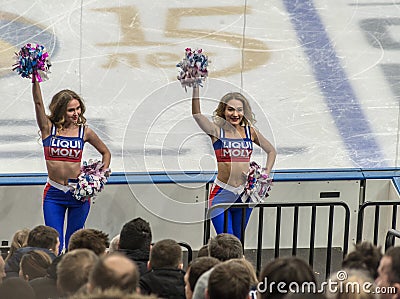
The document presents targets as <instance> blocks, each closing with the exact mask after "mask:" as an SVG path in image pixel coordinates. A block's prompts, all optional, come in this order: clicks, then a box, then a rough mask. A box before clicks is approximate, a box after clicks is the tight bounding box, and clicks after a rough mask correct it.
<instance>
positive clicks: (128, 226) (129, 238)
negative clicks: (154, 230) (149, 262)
mask: <svg viewBox="0 0 400 299" xmlns="http://www.w3.org/2000/svg"><path fill="white" fill-rule="evenodd" d="M151 240H152V236H151V229H150V224H149V223H148V222H147V221H145V220H143V219H142V218H140V217H138V218H135V219H133V220H131V221H129V222H127V223H125V224H124V226H123V227H122V230H121V233H120V236H119V249H128V250H135V249H140V250H144V251H149V250H150V245H151Z"/></svg>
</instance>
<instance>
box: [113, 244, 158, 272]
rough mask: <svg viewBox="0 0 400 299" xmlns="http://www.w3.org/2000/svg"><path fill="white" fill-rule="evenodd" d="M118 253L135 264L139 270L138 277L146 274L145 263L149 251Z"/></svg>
mask: <svg viewBox="0 0 400 299" xmlns="http://www.w3.org/2000/svg"><path fill="white" fill-rule="evenodd" d="M118 251H119V252H121V253H123V254H125V255H126V256H127V257H128V258H129V259H131V260H132V261H134V262H135V264H136V265H137V266H138V268H139V272H140V276H142V275H143V274H144V273H146V272H147V271H148V270H147V262H148V261H149V256H150V250H148V251H145V250H142V249H133V250H132V249H120V250H118Z"/></svg>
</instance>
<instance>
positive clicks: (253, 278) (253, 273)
mask: <svg viewBox="0 0 400 299" xmlns="http://www.w3.org/2000/svg"><path fill="white" fill-rule="evenodd" d="M226 263H238V264H241V265H243V266H245V267H246V269H247V271H249V275H250V284H251V286H252V287H256V286H257V284H258V278H257V273H256V270H255V269H254V267H253V265H252V264H251V263H250V262H249V261H248V260H246V259H243V258H241V259H231V260H228V261H226Z"/></svg>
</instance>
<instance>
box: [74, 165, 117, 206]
mask: <svg viewBox="0 0 400 299" xmlns="http://www.w3.org/2000/svg"><path fill="white" fill-rule="evenodd" d="M102 167H103V163H101V161H98V160H92V159H90V160H89V161H88V162H86V161H84V162H83V164H82V166H81V174H80V175H79V176H78V183H77V185H76V187H75V190H74V197H75V198H76V199H77V200H80V201H83V202H84V201H87V200H90V199H94V198H95V197H96V195H97V194H98V193H99V192H101V191H102V190H103V189H104V185H105V184H106V183H107V176H106V174H107V173H109V172H110V169H109V168H107V169H103V168H102Z"/></svg>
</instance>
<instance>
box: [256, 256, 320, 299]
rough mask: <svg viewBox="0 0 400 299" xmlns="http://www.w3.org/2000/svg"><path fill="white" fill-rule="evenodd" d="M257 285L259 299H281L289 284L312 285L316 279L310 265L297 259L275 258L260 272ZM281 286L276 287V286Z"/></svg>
mask: <svg viewBox="0 0 400 299" xmlns="http://www.w3.org/2000/svg"><path fill="white" fill-rule="evenodd" d="M259 281H260V283H259V284H258V291H259V298H261V299H267V298H268V299H281V298H283V297H284V296H285V292H286V293H287V292H288V287H289V285H290V283H297V284H298V285H301V284H302V283H314V284H316V279H315V275H314V272H313V270H312V269H311V267H310V265H309V264H307V263H306V262H305V261H304V260H302V259H300V258H298V257H294V256H293V257H283V258H277V259H275V260H273V261H271V262H269V263H268V264H266V265H265V267H264V268H263V269H262V270H261V274H260V279H259ZM279 283H281V285H280V286H279V287H278V284H279Z"/></svg>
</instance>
